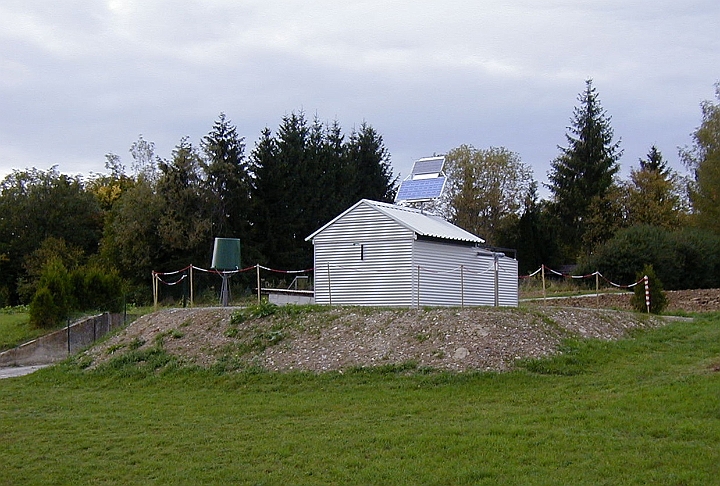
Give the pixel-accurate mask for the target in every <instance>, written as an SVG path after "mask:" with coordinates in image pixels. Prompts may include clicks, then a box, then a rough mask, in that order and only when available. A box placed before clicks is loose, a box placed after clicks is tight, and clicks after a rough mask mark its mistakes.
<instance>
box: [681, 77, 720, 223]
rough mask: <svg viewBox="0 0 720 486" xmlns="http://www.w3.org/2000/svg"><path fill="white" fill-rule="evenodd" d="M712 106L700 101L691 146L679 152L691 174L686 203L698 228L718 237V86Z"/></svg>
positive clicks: (719, 142)
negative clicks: (690, 207) (700, 111)
mask: <svg viewBox="0 0 720 486" xmlns="http://www.w3.org/2000/svg"><path fill="white" fill-rule="evenodd" d="M715 98H716V102H715V103H714V102H712V101H709V100H708V101H704V102H703V103H702V104H701V105H700V107H701V109H702V123H701V124H700V126H699V127H698V128H697V129H696V130H695V132H693V134H692V136H693V145H692V146H691V147H686V148H684V149H683V150H681V151H680V155H681V157H682V158H683V160H684V162H685V164H686V165H687V166H688V167H689V168H690V169H691V170H692V171H693V175H694V179H695V180H694V181H693V183H692V184H691V186H690V201H691V203H692V207H693V210H694V212H695V217H696V220H697V223H698V225H699V226H701V227H703V228H708V229H710V230H712V231H714V232H716V233H720V82H718V83H717V84H716V85H715Z"/></svg>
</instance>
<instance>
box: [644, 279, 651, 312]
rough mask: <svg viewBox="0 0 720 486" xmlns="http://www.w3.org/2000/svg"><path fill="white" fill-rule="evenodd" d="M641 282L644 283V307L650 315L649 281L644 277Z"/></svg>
mask: <svg viewBox="0 0 720 486" xmlns="http://www.w3.org/2000/svg"><path fill="white" fill-rule="evenodd" d="M643 280H644V281H645V307H647V311H648V314H650V279H649V278H648V276H647V275H645V276H644V277H643Z"/></svg>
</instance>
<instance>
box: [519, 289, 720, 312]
mask: <svg viewBox="0 0 720 486" xmlns="http://www.w3.org/2000/svg"><path fill="white" fill-rule="evenodd" d="M666 294H667V297H668V307H667V309H666V312H679V311H684V312H710V311H718V310H720V289H697V290H672V291H667V292H666ZM631 297H632V293H631V292H625V293H621V294H601V295H600V296H599V297H598V298H596V296H595V294H592V295H587V296H584V297H566V298H560V299H556V298H548V299H545V300H543V299H538V300H535V301H533V302H534V303H535V304H538V305H544V306H561V307H591V308H595V307H597V308H601V309H621V310H632V307H631V306H630V298H631Z"/></svg>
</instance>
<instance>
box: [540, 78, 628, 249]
mask: <svg viewBox="0 0 720 486" xmlns="http://www.w3.org/2000/svg"><path fill="white" fill-rule="evenodd" d="M578 101H579V102H580V106H579V107H576V108H575V110H574V112H573V118H572V122H571V123H572V125H571V126H570V127H569V128H568V130H569V133H568V134H566V138H567V142H568V146H567V147H565V148H563V147H560V152H561V153H560V155H559V156H558V157H557V158H556V159H555V160H554V161H553V163H552V168H551V170H550V173H549V174H548V178H549V180H550V184H549V186H548V188H549V189H550V191H551V192H552V195H553V201H552V210H553V213H554V215H555V217H556V218H557V219H558V223H559V225H560V230H561V233H560V235H561V241H562V244H563V246H564V251H563V254H564V258H567V259H570V260H575V259H576V258H577V257H578V255H579V253H580V250H581V244H582V237H583V234H584V233H585V231H586V229H587V228H586V226H587V225H586V223H587V218H588V216H589V214H590V209H591V204H592V202H593V201H594V200H595V201H598V200H602V199H603V198H604V197H605V196H606V194H607V192H608V190H609V189H610V187H611V186H612V185H613V182H614V175H615V174H616V173H617V171H618V170H619V166H618V160H619V158H620V156H621V155H622V150H620V148H619V147H620V142H619V141H618V142H614V141H613V130H612V127H611V126H610V117H609V116H607V115H606V113H605V110H604V109H603V108H602V106H601V104H600V100H599V98H598V94H597V90H596V89H595V87H594V86H593V84H592V80H590V79H589V80H587V81H586V82H585V91H584V92H583V93H581V94H580V95H579V96H578Z"/></svg>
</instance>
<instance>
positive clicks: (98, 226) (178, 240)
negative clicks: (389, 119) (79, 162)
mask: <svg viewBox="0 0 720 486" xmlns="http://www.w3.org/2000/svg"><path fill="white" fill-rule="evenodd" d="M130 154H131V156H132V161H131V166H130V170H129V171H128V170H127V169H126V167H125V165H124V164H123V161H122V159H121V157H120V156H118V155H116V154H108V155H107V156H106V159H107V160H106V169H107V172H108V173H107V174H104V175H95V176H91V177H89V178H87V179H84V178H82V177H81V176H75V177H73V176H69V175H66V174H61V173H60V172H59V171H58V170H57V168H55V167H54V168H51V169H49V170H47V171H42V170H38V169H27V170H23V171H15V172H13V173H12V174H11V175H9V176H8V177H6V178H5V180H4V181H3V182H2V184H0V305H3V306H4V305H15V304H19V303H26V304H28V303H32V300H33V298H34V296H35V294H36V293H37V292H38V290H40V287H43V286H44V287H46V288H47V287H51V289H54V294H58V292H57V289H58V288H61V287H62V288H64V287H67V286H68V285H70V286H71V284H72V282H71V280H72V279H71V278H70V275H72V274H73V272H76V271H78V269H87V271H86V272H85V273H88V274H92V275H93V276H95V275H97V273H98V270H101V272H100V273H103V274H105V275H108V276H113V275H114V276H116V277H117V281H120V282H124V284H125V285H126V287H127V289H128V290H129V292H130V294H131V298H134V299H135V300H147V296H148V295H149V294H148V291H147V289H148V288H149V287H148V285H149V281H150V275H151V272H152V271H153V270H156V271H170V270H177V269H179V268H183V267H185V266H187V265H188V264H190V263H193V264H196V265H199V266H206V267H209V266H210V261H211V257H212V244H213V240H214V238H215V237H231V238H240V239H241V243H242V248H243V249H242V257H243V260H244V261H245V262H251V264H255V263H260V264H262V265H266V266H270V267H273V268H278V269H297V268H311V267H312V265H313V256H312V248H311V245H310V244H309V243H307V242H306V241H305V237H306V236H307V235H309V234H310V233H312V232H313V231H315V230H316V229H317V228H318V227H320V226H321V225H322V224H324V223H326V222H327V221H328V220H330V219H331V218H333V217H335V216H336V215H337V214H339V213H340V212H341V211H344V210H345V209H347V207H349V206H350V205H351V204H352V203H354V202H356V201H357V200H358V199H361V198H368V199H375V200H380V201H386V202H391V201H392V200H393V199H394V195H395V187H396V182H397V180H396V178H395V177H394V176H393V174H392V168H391V166H390V154H389V153H388V151H387V149H386V147H385V145H384V142H383V139H382V136H381V135H380V134H379V133H377V132H376V131H375V129H374V128H373V127H372V126H371V125H369V124H367V123H362V124H360V126H359V127H358V128H357V129H353V130H352V131H351V132H350V133H349V135H345V134H344V133H343V131H342V128H341V127H340V126H339V124H338V123H337V122H333V123H327V124H323V123H321V122H320V121H319V120H318V119H317V118H316V119H314V120H312V121H308V120H307V119H306V117H305V115H304V114H303V113H292V114H290V115H287V116H285V117H283V119H282V123H281V124H280V126H279V128H278V129H277V130H276V131H275V132H274V133H273V132H272V131H271V130H270V129H268V128H266V129H265V130H264V131H263V132H262V134H261V136H260V138H259V139H258V140H257V142H256V143H255V145H254V147H253V148H252V150H251V151H250V153H249V154H246V147H245V141H244V138H243V137H242V136H240V135H239V134H238V132H237V128H236V126H235V125H233V123H232V122H231V121H230V120H229V119H228V118H227V117H226V116H225V114H220V116H219V118H218V119H217V120H216V121H215V123H214V125H213V126H212V129H211V130H210V131H209V133H208V134H207V135H205V136H204V137H203V138H202V140H201V141H200V143H199V145H193V143H192V142H191V141H190V139H189V138H187V137H185V138H182V139H181V140H180V142H179V143H178V144H177V146H176V147H175V148H174V150H173V151H172V154H171V156H170V157H169V158H167V159H163V158H160V157H158V156H157V155H156V154H155V146H154V144H153V143H152V142H150V141H147V140H145V139H144V138H143V137H142V136H141V137H140V138H139V139H138V140H137V141H136V142H135V143H133V144H132V146H131V148H130ZM48 272H54V273H53V275H55V277H54V278H49V276H48V275H47V273H48ZM58 272H60V273H58ZM58 275H59V277H58ZM63 275H64V277H63ZM58 278H60V279H61V280H63V279H64V280H66V281H68V282H69V283H68V284H67V285H65V284H63V285H60V286H58V285H55V284H49V283H48V282H55V281H56V280H57V279H58ZM81 280H83V278H82V277H78V278H76V281H77V282H80V281H81ZM78 288H80V287H78ZM118 293H120V292H119V291H118ZM72 294H73V290H72V289H69V290H68V291H67V292H64V293H63V295H68V296H69V295H72ZM47 296H48V295H47V293H45V294H44V295H43V298H45V299H47ZM133 296H134V297H133ZM61 300H63V305H61V306H60V307H59V308H61V309H66V307H68V306H69V307H72V305H70V304H68V302H69V301H71V300H73V299H70V300H68V299H65V298H63V299H61ZM74 302H75V305H76V306H77V305H82V304H81V303H80V302H78V301H77V299H75V300H74Z"/></svg>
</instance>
